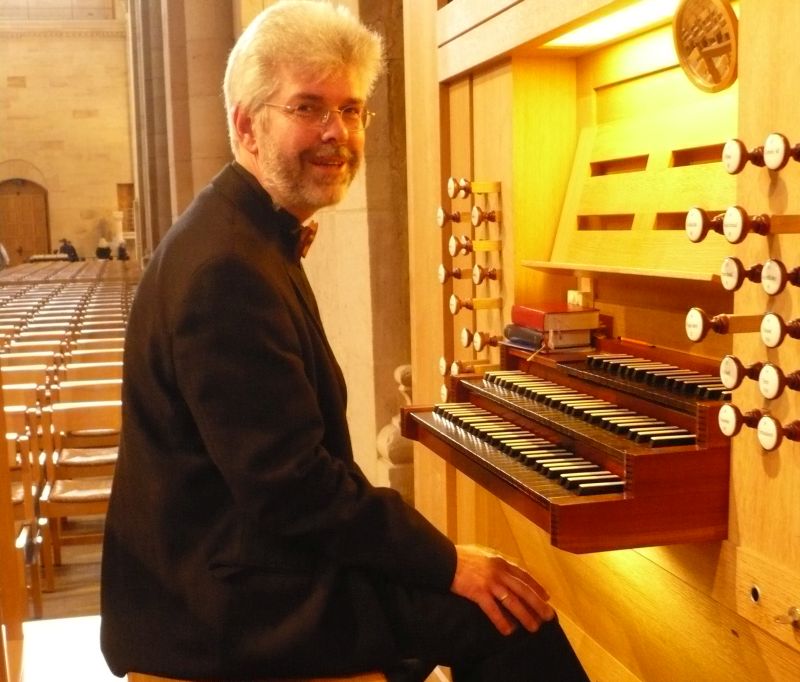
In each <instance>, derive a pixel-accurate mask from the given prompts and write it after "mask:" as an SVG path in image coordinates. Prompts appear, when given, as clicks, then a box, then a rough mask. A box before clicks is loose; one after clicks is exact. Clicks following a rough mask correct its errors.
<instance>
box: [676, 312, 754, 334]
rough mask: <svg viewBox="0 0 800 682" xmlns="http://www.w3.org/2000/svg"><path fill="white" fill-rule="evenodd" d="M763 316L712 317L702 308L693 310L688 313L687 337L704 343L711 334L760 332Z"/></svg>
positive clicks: (727, 315) (726, 315)
mask: <svg viewBox="0 0 800 682" xmlns="http://www.w3.org/2000/svg"><path fill="white" fill-rule="evenodd" d="M761 320H762V316H761V315H733V314H725V313H723V314H720V315H714V317H710V316H709V315H708V314H707V313H706V312H705V311H704V310H702V309H701V308H691V309H690V310H689V312H688V313H686V336H687V337H688V338H689V340H690V341H694V342H698V341H702V340H703V339H704V338H705V337H706V336H707V335H708V333H709V332H712V331H713V332H715V333H717V334H741V333H744V332H756V331H758V328H759V324H760V323H761Z"/></svg>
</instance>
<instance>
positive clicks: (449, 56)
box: [438, 0, 632, 81]
mask: <svg viewBox="0 0 800 682" xmlns="http://www.w3.org/2000/svg"><path fill="white" fill-rule="evenodd" d="M631 1H632V0H571V1H570V2H549V1H547V0H522V2H518V3H515V4H513V5H511V6H510V7H509V8H508V9H506V10H505V11H504V12H501V13H499V14H497V16H495V17H494V18H493V20H492V21H484V22H482V23H479V24H477V25H476V26H475V27H474V28H473V29H472V30H470V31H466V32H465V33H463V34H461V35H459V37H458V38H457V39H454V40H451V41H450V42H448V43H447V44H445V45H443V46H442V47H441V49H439V51H438V65H439V66H438V72H439V80H440V81H446V80H448V79H450V78H453V77H455V76H458V75H460V74H463V73H465V72H466V71H469V70H470V69H474V68H476V67H478V66H479V65H485V64H486V63H488V62H490V61H493V60H495V59H498V58H499V57H505V56H507V55H508V54H509V53H510V52H511V51H512V50H514V49H517V48H520V47H522V46H532V45H538V44H542V43H544V42H546V40H549V39H550V37H554V36H555V35H557V34H560V33H564V32H566V31H567V30H569V29H571V28H572V27H573V26H575V25H576V24H577V23H578V22H580V21H581V20H582V18H584V17H586V16H593V17H599V16H602V15H603V14H608V13H609V12H612V11H613V10H615V9H618V8H620V7H623V6H624V5H627V4H630V3H631ZM479 2H480V0H469V1H468V2H466V1H465V0H456V2H453V3H450V5H451V6H448V7H443V8H442V9H441V10H440V13H441V16H442V17H443V19H442V21H447V22H449V21H450V20H452V17H453V16H455V15H456V14H458V13H459V9H460V8H461V7H462V6H464V5H470V6H473V5H477V4H478V3H479ZM449 33H450V31H448V29H446V28H442V29H440V31H439V34H440V35H443V36H444V35H448V34H449Z"/></svg>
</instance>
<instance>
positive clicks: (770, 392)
mask: <svg viewBox="0 0 800 682" xmlns="http://www.w3.org/2000/svg"><path fill="white" fill-rule="evenodd" d="M787 388H789V389H791V390H792V391H800V371H794V372H790V373H789V374H784V372H783V370H782V369H781V368H780V367H778V366H777V365H775V364H773V363H771V362H767V363H765V364H764V366H763V367H762V368H761V370H760V372H759V374H758V390H759V391H761V395H763V396H764V397H765V398H767V399H768V400H774V399H775V398H778V397H779V396H780V395H781V394H782V393H783V391H784V390H785V389H787Z"/></svg>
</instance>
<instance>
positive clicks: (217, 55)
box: [161, 0, 234, 220]
mask: <svg viewBox="0 0 800 682" xmlns="http://www.w3.org/2000/svg"><path fill="white" fill-rule="evenodd" d="M161 7H162V20H163V24H164V46H165V49H164V71H165V89H166V117H167V131H168V134H167V139H168V140H169V147H168V152H169V170H170V173H169V180H170V189H171V195H172V196H171V199H172V217H173V220H174V219H175V218H176V217H177V216H178V215H179V214H180V213H181V212H182V211H183V210H184V209H185V208H186V206H187V205H188V204H189V202H190V201H191V200H192V199H193V198H194V196H195V195H196V194H197V193H198V192H199V191H200V190H201V189H202V188H203V187H205V185H207V184H208V182H209V180H211V178H212V177H213V176H214V175H216V173H217V172H218V171H219V169H220V168H221V167H222V166H223V165H224V164H225V163H227V162H228V161H230V159H231V158H232V157H231V151H230V145H229V143H228V136H227V128H226V123H225V110H224V105H223V98H222V79H223V76H224V74H225V63H226V61H227V57H228V52H230V50H231V48H232V47H233V41H234V36H233V15H234V13H233V6H232V3H229V2H219V1H218V0H194V1H193V2H188V3H183V2H166V3H162V4H161Z"/></svg>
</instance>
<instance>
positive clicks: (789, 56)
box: [731, 0, 800, 670]
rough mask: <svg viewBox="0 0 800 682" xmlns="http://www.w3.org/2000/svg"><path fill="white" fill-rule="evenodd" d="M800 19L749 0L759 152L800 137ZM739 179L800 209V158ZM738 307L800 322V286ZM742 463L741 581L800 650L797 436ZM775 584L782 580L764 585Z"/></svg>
mask: <svg viewBox="0 0 800 682" xmlns="http://www.w3.org/2000/svg"><path fill="white" fill-rule="evenodd" d="M798 21H800V4H798V3H796V2H792V1H791V0H772V1H771V2H768V3H763V2H754V0H748V1H745V0H742V3H741V24H740V32H739V37H740V41H741V42H740V45H741V46H742V47H741V48H740V66H739V74H740V76H739V78H740V94H741V97H740V104H739V135H738V136H739V137H740V138H741V139H742V140H743V141H744V142H745V143H746V144H748V145H750V147H749V148H751V147H753V146H758V145H761V144H763V141H764V138H765V137H766V135H767V133H769V132H771V131H776V132H781V133H783V134H784V135H786V136H787V137H788V138H789V139H790V140H792V142H795V141H797V139H800V125H798V120H800V118H799V116H798V114H799V113H800V106H799V104H798V98H797V96H796V95H795V94H793V93H792V92H791V91H789V90H787V89H786V88H785V87H782V86H781V84H782V83H784V82H785V78H786V74H787V67H786V65H787V64H790V63H794V62H796V61H797V59H798V55H800V46H798V43H797V40H796V37H795V36H792V32H791V31H788V30H786V27H787V26H792V25H795V22H798ZM737 179H738V201H737V203H739V204H741V205H742V206H743V207H746V209H747V210H748V212H764V213H768V214H796V213H799V212H800V164H798V163H796V162H794V161H791V162H790V163H789V165H788V166H786V168H784V169H783V170H781V171H777V172H770V171H768V170H766V169H763V168H761V169H759V168H756V167H754V166H751V165H748V166H747V167H746V168H745V170H744V171H743V172H742V173H741V174H740V175H738V176H737ZM799 246H800V237H798V236H797V235H782V236H772V237H769V238H763V237H755V236H750V237H748V238H747V239H745V241H744V242H743V243H742V244H741V245H740V246H737V247H735V248H733V249H732V250H731V255H736V256H738V257H739V258H741V259H742V260H743V261H744V262H747V263H748V264H752V263H763V262H764V261H765V260H766V259H767V258H779V259H781V260H783V261H784V263H785V264H786V265H787V267H789V268H790V269H791V268H793V267H796V266H797V265H798V264H800V255H799V254H800V248H798V247H799ZM735 309H736V311H737V312H742V313H745V312H749V313H758V314H760V313H762V312H764V311H766V310H772V311H774V312H777V313H779V314H781V315H784V316H785V318H786V319H787V320H790V319H793V318H794V317H797V316H798V313H800V292H798V290H797V288H796V287H788V288H787V290H786V291H784V292H783V293H781V294H779V295H778V296H775V297H768V296H767V295H766V294H765V293H764V292H763V291H762V289H761V287H759V286H756V285H751V286H745V287H742V288H741V289H740V290H739V291H738V292H737V293H736V299H735ZM734 352H735V354H736V355H737V356H739V357H740V358H741V359H742V360H743V361H745V362H747V363H752V362H756V361H767V360H769V361H771V362H774V363H776V364H777V365H778V366H780V367H781V368H782V369H783V370H784V371H785V372H787V373H788V372H792V371H795V370H796V369H798V368H799V367H800V352H798V344H797V342H796V341H794V340H792V339H787V340H786V341H785V342H784V343H783V344H782V345H781V346H780V347H779V348H777V349H774V350H768V349H766V348H765V347H764V346H763V344H761V343H760V341H759V340H758V339H755V340H754V339H752V337H751V335H746V336H741V337H736V339H735V341H734ZM734 402H735V404H736V405H738V406H740V407H741V408H743V409H745V410H749V409H753V408H759V409H764V410H768V411H769V412H771V413H772V414H773V415H774V416H775V417H777V418H778V419H779V420H780V421H781V423H783V424H786V423H788V422H790V421H792V420H795V419H797V418H798V417H800V395H799V394H798V393H797V392H796V391H786V392H785V393H784V395H782V396H780V397H779V398H777V399H775V400H772V401H768V400H765V399H764V398H762V397H761V395H760V393H759V392H758V390H757V387H756V384H755V382H752V381H750V382H746V383H745V385H743V386H742V387H741V388H740V389H737V390H736V391H735V392H734ZM733 469H734V475H733V481H732V486H733V488H732V491H731V495H732V499H735V500H736V505H735V508H734V510H733V516H732V519H731V525H732V528H733V529H734V534H733V535H732V540H735V541H736V543H737V544H738V545H739V546H740V547H741V548H742V550H744V551H746V559H745V560H744V561H742V562H740V563H737V567H736V568H737V578H739V577H740V576H741V574H742V573H744V574H745V575H747V576H748V577H749V579H750V580H751V581H752V582H753V583H755V584H761V585H762V588H763V590H762V591H763V593H764V597H765V601H766V600H769V601H768V604H769V606H768V607H767V606H766V604H763V602H762V604H763V605H762V607H761V608H752V607H751V609H750V611H749V612H748V613H747V615H748V617H749V618H751V619H752V620H753V621H754V622H755V623H757V625H758V626H759V627H762V628H765V629H766V630H767V631H768V632H770V633H772V634H773V635H774V636H776V637H780V638H781V639H782V640H783V641H786V640H787V639H788V640H789V641H790V642H791V644H792V645H793V647H794V648H795V650H797V649H800V642H798V638H797V631H796V630H794V631H793V630H792V628H791V627H789V626H787V625H785V624H776V623H775V622H774V621H771V620H770V618H769V616H770V614H773V612H774V615H779V614H782V615H785V611H786V609H787V608H788V607H789V606H795V605H797V604H798V603H800V593H799V592H798V585H800V576H798V569H797V566H798V565H800V543H798V541H797V540H798V538H799V537H800V505H798V504H797V491H798V490H800V445H798V444H797V443H791V442H788V441H787V442H785V444H784V445H783V446H781V447H780V449H779V450H777V451H775V452H771V453H765V452H764V451H762V450H761V448H760V446H759V444H758V442H757V440H756V438H755V433H754V431H753V430H751V429H745V432H744V433H742V434H741V435H739V436H737V437H736V438H735V439H734V440H733ZM770 577H771V579H770ZM768 580H769V582H772V585H771V586H764V583H766V582H767V581H768ZM798 670H800V668H798Z"/></svg>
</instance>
